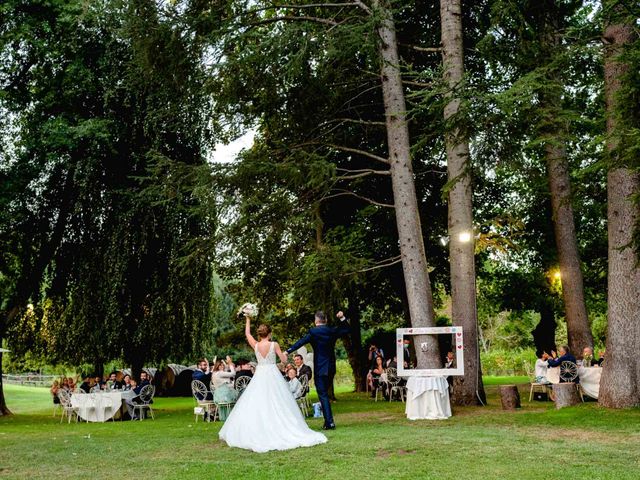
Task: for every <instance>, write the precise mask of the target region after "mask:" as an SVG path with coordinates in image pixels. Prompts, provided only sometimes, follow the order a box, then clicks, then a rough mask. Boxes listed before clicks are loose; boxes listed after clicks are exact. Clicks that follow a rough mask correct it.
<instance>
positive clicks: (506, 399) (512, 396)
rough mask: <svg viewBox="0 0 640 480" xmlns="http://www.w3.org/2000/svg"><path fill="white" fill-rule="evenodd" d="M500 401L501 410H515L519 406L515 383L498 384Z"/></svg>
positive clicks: (518, 394) (518, 395)
mask: <svg viewBox="0 0 640 480" xmlns="http://www.w3.org/2000/svg"><path fill="white" fill-rule="evenodd" d="M500 401H501V402H502V409H503V410H515V409H516V408H520V393H519V392H518V387H516V386H515V385H501V386H500Z"/></svg>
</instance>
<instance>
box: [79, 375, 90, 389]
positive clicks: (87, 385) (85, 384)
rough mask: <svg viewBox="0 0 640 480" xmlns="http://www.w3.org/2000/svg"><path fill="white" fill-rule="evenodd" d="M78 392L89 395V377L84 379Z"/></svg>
mask: <svg viewBox="0 0 640 480" xmlns="http://www.w3.org/2000/svg"><path fill="white" fill-rule="evenodd" d="M80 390H82V391H83V392H85V393H89V392H90V391H91V377H89V375H87V376H86V377H84V380H83V381H82V383H81V384H80Z"/></svg>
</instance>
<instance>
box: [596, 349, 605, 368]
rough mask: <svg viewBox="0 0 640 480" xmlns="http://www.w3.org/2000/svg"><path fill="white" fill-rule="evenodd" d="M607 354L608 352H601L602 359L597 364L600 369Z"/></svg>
mask: <svg viewBox="0 0 640 480" xmlns="http://www.w3.org/2000/svg"><path fill="white" fill-rule="evenodd" d="M606 353H607V351H606V350H602V351H601V352H600V358H599V359H598V360H597V361H596V362H595V364H596V365H598V366H599V367H601V366H602V362H604V356H605V354H606Z"/></svg>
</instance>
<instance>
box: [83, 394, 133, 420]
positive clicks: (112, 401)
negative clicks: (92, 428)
mask: <svg viewBox="0 0 640 480" xmlns="http://www.w3.org/2000/svg"><path fill="white" fill-rule="evenodd" d="M121 405H122V393H121V392H118V391H109V392H99V393H98V392H96V393H84V394H78V393H74V394H72V395H71V406H72V407H73V408H74V409H75V411H76V412H77V413H78V416H79V417H80V418H81V419H83V420H86V421H87V422H106V421H107V420H109V419H111V418H112V417H113V416H114V415H115V414H116V413H117V412H118V411H119V410H120V406H121Z"/></svg>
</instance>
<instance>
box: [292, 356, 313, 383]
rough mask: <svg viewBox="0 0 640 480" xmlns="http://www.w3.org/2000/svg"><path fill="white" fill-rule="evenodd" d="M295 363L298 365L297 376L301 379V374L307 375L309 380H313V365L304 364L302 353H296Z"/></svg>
mask: <svg viewBox="0 0 640 480" xmlns="http://www.w3.org/2000/svg"><path fill="white" fill-rule="evenodd" d="M293 363H295V365H296V368H295V370H296V377H298V379H299V378H300V376H301V375H304V376H305V377H307V382H311V377H313V372H312V371H311V367H310V366H309V365H305V364H304V359H303V358H302V355H300V354H296V355H294V357H293Z"/></svg>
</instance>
